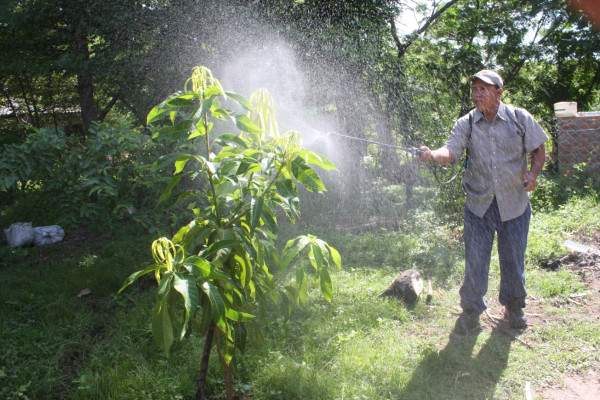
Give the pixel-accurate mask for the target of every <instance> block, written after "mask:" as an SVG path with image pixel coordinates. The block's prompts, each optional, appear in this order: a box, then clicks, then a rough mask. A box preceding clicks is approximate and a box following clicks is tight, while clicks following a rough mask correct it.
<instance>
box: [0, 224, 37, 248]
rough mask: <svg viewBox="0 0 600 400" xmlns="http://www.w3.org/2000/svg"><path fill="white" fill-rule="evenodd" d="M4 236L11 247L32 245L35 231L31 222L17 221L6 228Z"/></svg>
mask: <svg viewBox="0 0 600 400" xmlns="http://www.w3.org/2000/svg"><path fill="white" fill-rule="evenodd" d="M4 238H5V239H6V241H7V242H8V245H9V246H10V247H21V246H30V245H31V244H33V240H34V238H35V233H34V231H33V226H31V222H16V223H14V224H12V225H11V226H9V227H8V229H5V230H4Z"/></svg>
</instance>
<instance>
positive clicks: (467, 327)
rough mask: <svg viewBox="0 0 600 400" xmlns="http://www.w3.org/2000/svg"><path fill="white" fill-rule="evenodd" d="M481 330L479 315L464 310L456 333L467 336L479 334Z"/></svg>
mask: <svg viewBox="0 0 600 400" xmlns="http://www.w3.org/2000/svg"><path fill="white" fill-rule="evenodd" d="M479 328H480V326H479V313H477V312H476V311H473V310H463V312H462V314H460V316H459V317H458V319H457V320H456V325H454V332H456V333H458V334H459V335H467V334H470V333H475V332H477V331H478V330H479Z"/></svg>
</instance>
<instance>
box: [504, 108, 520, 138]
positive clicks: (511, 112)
mask: <svg viewBox="0 0 600 400" xmlns="http://www.w3.org/2000/svg"><path fill="white" fill-rule="evenodd" d="M505 106H506V108H508V116H509V118H510V119H511V120H512V121H513V122H514V123H515V125H517V133H518V134H519V136H521V137H522V138H523V140H525V127H524V126H523V123H522V122H521V119H522V118H523V116H522V112H521V109H520V108H518V107H515V106H513V105H511V104H505ZM519 116H521V118H519Z"/></svg>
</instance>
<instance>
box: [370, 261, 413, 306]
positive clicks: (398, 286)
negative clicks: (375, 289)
mask: <svg viewBox="0 0 600 400" xmlns="http://www.w3.org/2000/svg"><path fill="white" fill-rule="evenodd" d="M422 292H423V278H422V277H421V274H420V273H419V272H417V271H415V270H413V269H407V270H406V271H404V272H402V273H401V274H400V275H399V276H398V277H397V278H396V280H394V282H392V284H391V285H390V286H389V287H388V288H387V289H385V290H384V291H383V292H381V294H379V297H386V296H392V297H396V298H397V299H400V300H402V301H404V302H405V303H406V304H407V305H414V304H415V303H416V302H417V301H418V300H419V296H421V293H422Z"/></svg>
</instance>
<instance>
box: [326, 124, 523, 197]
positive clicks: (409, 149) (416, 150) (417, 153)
mask: <svg viewBox="0 0 600 400" xmlns="http://www.w3.org/2000/svg"><path fill="white" fill-rule="evenodd" d="M325 135H326V136H327V135H336V136H341V137H344V138H347V139H352V140H359V141H362V142H367V143H372V144H377V145H380V146H386V147H392V148H394V149H398V150H402V151H406V152H407V153H410V154H412V155H413V156H420V155H422V154H423V153H425V151H423V150H421V149H419V148H418V147H400V146H395V145H393V144H387V143H381V142H376V141H375V140H369V139H363V138H358V137H354V136H349V135H343V134H341V133H337V132H333V131H329V132H327V133H326V134H325ZM467 166H468V164H467V163H466V162H465V163H462V164H461V166H460V167H458V171H456V168H454V170H453V171H452V175H453V176H452V178H450V179H449V180H446V181H443V180H441V179H440V178H439V177H438V172H437V168H435V167H434V170H433V176H434V177H435V180H436V181H437V182H438V183H439V184H441V185H446V184H448V183H450V182H452V181H453V180H455V179H456V178H457V177H458V175H460V173H461V172H462V170H463V169H464V168H465V167H467ZM455 172H456V173H455ZM524 187H527V186H524Z"/></svg>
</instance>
